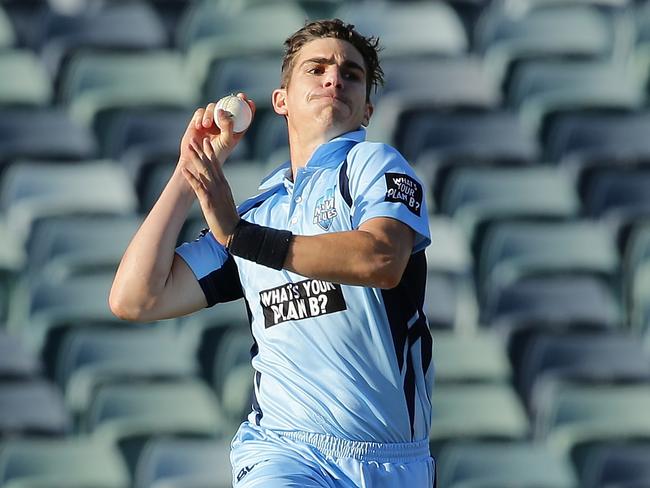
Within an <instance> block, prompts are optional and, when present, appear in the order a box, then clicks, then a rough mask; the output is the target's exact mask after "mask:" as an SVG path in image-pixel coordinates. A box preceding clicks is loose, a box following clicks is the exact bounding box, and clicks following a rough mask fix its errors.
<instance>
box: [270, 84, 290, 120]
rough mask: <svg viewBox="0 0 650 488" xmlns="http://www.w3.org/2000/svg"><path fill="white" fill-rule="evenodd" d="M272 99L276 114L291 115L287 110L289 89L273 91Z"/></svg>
mask: <svg viewBox="0 0 650 488" xmlns="http://www.w3.org/2000/svg"><path fill="white" fill-rule="evenodd" d="M271 97H272V103H273V110H274V111H275V113H276V114H278V115H285V116H286V115H287V114H288V113H289V111H288V109H287V89H286V88H276V89H275V90H273V95H271Z"/></svg>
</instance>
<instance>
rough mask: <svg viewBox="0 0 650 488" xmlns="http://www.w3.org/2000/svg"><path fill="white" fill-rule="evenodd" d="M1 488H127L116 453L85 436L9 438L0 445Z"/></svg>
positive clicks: (122, 463)
mask: <svg viewBox="0 0 650 488" xmlns="http://www.w3.org/2000/svg"><path fill="white" fill-rule="evenodd" d="M0 484H2V486H3V488H37V487H40V488H61V487H63V486H65V487H66V488H88V487H91V486H92V487H101V488H129V487H130V486H131V484H130V478H129V474H128V472H127V470H126V466H125V465H124V462H123V461H122V458H121V457H120V454H119V452H118V451H117V450H115V449H114V448H112V447H111V446H108V445H103V444H101V443H98V442H95V441H93V440H92V439H89V438H86V437H71V438H67V439H43V440H37V439H13V440H8V441H6V442H3V443H1V444H0Z"/></svg>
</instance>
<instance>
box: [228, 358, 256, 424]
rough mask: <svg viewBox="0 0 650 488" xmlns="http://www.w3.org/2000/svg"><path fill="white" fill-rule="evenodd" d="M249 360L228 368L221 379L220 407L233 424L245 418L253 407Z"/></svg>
mask: <svg viewBox="0 0 650 488" xmlns="http://www.w3.org/2000/svg"><path fill="white" fill-rule="evenodd" d="M254 373H255V370H254V369H253V367H252V366H251V364H250V361H248V362H245V363H241V364H238V365H237V366H234V367H232V368H230V369H229V371H228V372H227V373H226V377H225V378H224V381H223V388H222V392H221V408H222V409H223V412H224V415H225V416H226V417H228V419H229V420H230V422H231V423H232V424H233V425H236V424H237V423H241V422H243V421H244V420H246V418H247V416H248V414H249V413H250V412H251V410H252V409H253V395H254V392H253V390H254V386H253V377H254V376H253V375H254Z"/></svg>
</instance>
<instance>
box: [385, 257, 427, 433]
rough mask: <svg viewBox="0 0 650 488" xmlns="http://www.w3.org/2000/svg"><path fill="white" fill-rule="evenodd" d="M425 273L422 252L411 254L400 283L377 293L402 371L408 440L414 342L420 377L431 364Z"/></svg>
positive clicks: (413, 394)
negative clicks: (420, 369)
mask: <svg viewBox="0 0 650 488" xmlns="http://www.w3.org/2000/svg"><path fill="white" fill-rule="evenodd" d="M426 273H427V263H426V257H425V254H424V251H420V252H417V253H415V254H413V255H411V258H410V259H409V262H408V264H407V266H406V269H405V270H404V274H403V275H402V279H401V281H400V283H399V284H398V285H397V286H396V287H395V288H392V289H390V290H382V292H381V293H382V296H383V299H384V304H385V307H386V316H387V317H388V321H389V324H390V330H391V334H392V336H393V344H394V346H395V356H396V357H397V364H398V365H399V367H400V371H403V372H404V371H405V374H404V397H405V400H406V406H407V408H408V412H409V420H410V424H411V436H412V437H413V435H414V433H415V431H414V430H415V402H416V371H415V369H414V362H413V357H412V353H413V348H414V347H415V345H416V343H417V341H418V339H421V340H420V342H419V344H420V348H421V358H422V372H421V373H420V374H422V375H426V372H427V370H428V369H429V366H430V364H431V348H432V339H431V334H430V333H429V328H428V326H427V322H426V319H425V315H424V312H423V310H422V307H423V304H424V286H425V282H426ZM407 344H408V348H407ZM405 353H406V356H405Z"/></svg>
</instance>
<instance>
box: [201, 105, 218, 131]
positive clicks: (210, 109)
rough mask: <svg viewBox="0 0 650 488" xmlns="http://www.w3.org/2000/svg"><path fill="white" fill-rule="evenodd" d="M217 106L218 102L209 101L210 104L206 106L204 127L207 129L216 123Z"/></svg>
mask: <svg viewBox="0 0 650 488" xmlns="http://www.w3.org/2000/svg"><path fill="white" fill-rule="evenodd" d="M216 106H217V104H216V103H214V102H212V103H208V106H207V107H205V112H203V127H205V128H206V129H207V128H208V127H212V125H213V124H214V109H215V107H216Z"/></svg>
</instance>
